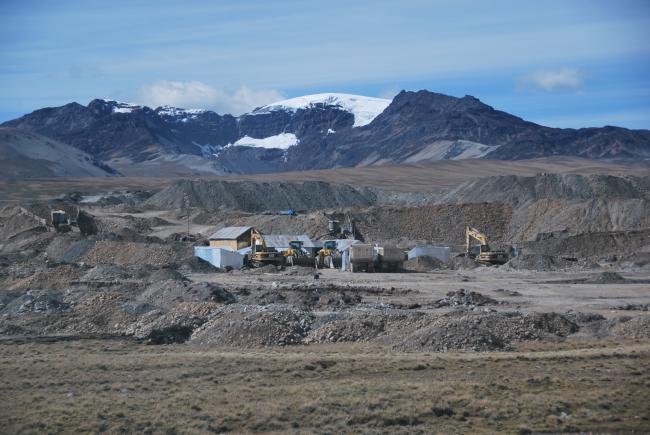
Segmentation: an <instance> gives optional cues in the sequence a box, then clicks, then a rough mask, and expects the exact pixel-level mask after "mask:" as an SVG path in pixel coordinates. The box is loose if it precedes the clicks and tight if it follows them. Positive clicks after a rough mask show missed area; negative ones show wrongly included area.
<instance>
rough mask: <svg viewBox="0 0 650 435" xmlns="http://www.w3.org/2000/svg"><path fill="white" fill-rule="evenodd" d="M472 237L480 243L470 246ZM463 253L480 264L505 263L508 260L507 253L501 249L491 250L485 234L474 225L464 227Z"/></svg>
mask: <svg viewBox="0 0 650 435" xmlns="http://www.w3.org/2000/svg"><path fill="white" fill-rule="evenodd" d="M472 239H474V240H477V241H478V242H479V243H480V245H474V246H472V244H471V241H472ZM465 255H467V256H468V257H470V258H473V259H474V260H475V261H477V262H478V263H482V264H505V263H507V262H508V253H507V252H506V251H503V250H492V249H491V248H490V244H489V243H488V238H487V236H486V235H485V234H483V233H482V232H480V231H479V230H477V229H476V228H474V227H470V226H468V227H467V228H466V229H465Z"/></svg>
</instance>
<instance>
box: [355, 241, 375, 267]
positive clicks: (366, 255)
mask: <svg viewBox="0 0 650 435" xmlns="http://www.w3.org/2000/svg"><path fill="white" fill-rule="evenodd" d="M373 252H374V250H373V247H372V245H370V244H360V243H359V244H356V245H351V246H350V261H351V262H353V263H354V262H360V261H370V262H371V261H373Z"/></svg>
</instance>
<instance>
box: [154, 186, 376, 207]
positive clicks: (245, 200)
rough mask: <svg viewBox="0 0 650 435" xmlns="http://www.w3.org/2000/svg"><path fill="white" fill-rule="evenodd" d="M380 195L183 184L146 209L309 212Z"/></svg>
mask: <svg viewBox="0 0 650 435" xmlns="http://www.w3.org/2000/svg"><path fill="white" fill-rule="evenodd" d="M376 201H377V196H376V194H375V193H374V192H373V191H372V190H371V189H368V188H361V189H355V188H354V187H352V186H348V185H344V184H330V183H325V182H321V181H306V182H304V183H279V182H270V183H260V182H254V181H220V180H212V181H208V180H181V181H178V182H177V183H176V184H174V185H172V186H169V187H166V188H164V189H163V190H161V191H160V192H158V193H156V194H155V195H153V196H152V197H151V198H149V199H148V200H147V201H145V202H144V204H145V205H148V206H153V207H156V208H159V209H166V210H168V209H181V208H184V207H187V204H186V203H188V202H189V205H190V206H191V207H197V208H201V209H204V210H218V209H223V208H227V209H238V210H245V211H264V210H287V209H294V210H295V209H298V210H307V209H313V208H332V207H348V206H355V207H367V206H369V205H372V204H375V203H376Z"/></svg>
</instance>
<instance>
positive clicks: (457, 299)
mask: <svg viewBox="0 0 650 435" xmlns="http://www.w3.org/2000/svg"><path fill="white" fill-rule="evenodd" d="M498 304H499V302H498V301H497V300H495V299H492V298H490V297H487V296H483V295H482V294H480V293H477V292H473V291H468V290H465V289H460V290H456V291H455V292H449V293H447V295H446V296H445V297H444V298H442V299H440V300H438V301H436V302H434V304H433V306H434V307H435V308H441V307H480V306H483V305H498Z"/></svg>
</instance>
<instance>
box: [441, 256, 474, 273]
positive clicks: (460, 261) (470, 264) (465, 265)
mask: <svg viewBox="0 0 650 435" xmlns="http://www.w3.org/2000/svg"><path fill="white" fill-rule="evenodd" d="M477 267H481V265H480V264H479V263H477V262H476V261H474V260H472V259H471V258H469V257H467V256H465V255H463V256H456V257H451V258H450V259H449V268H450V269H452V270H468V269H470V270H471V269H476V268H477Z"/></svg>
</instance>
